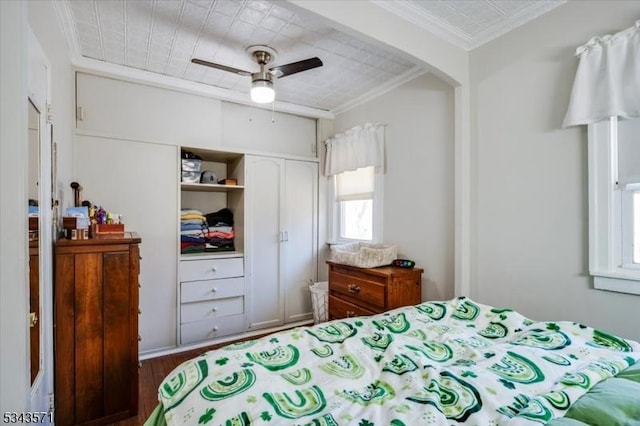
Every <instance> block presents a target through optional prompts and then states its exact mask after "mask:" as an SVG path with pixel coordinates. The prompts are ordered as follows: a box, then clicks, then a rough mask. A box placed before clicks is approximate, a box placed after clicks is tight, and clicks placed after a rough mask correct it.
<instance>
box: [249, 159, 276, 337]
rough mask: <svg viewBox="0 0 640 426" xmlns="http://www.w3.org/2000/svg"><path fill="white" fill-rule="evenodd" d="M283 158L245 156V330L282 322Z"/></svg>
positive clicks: (271, 325)
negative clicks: (246, 325)
mask: <svg viewBox="0 0 640 426" xmlns="http://www.w3.org/2000/svg"><path fill="white" fill-rule="evenodd" d="M284 164H285V163H284V160H283V159H280V158H272V157H256V156H250V155H248V156H246V158H245V167H246V171H245V203H246V204H245V211H246V221H245V226H246V241H245V252H246V266H247V268H246V271H245V274H246V280H247V286H248V297H247V299H248V300H247V304H248V309H247V315H248V322H247V323H248V329H249V330H256V329H260V328H266V327H273V326H278V325H282V324H283V319H284V304H283V297H282V296H283V288H282V285H281V282H282V281H281V274H282V259H283V258H282V246H283V243H284V230H283V229H282V226H283V224H284V211H283V210H282V208H281V202H282V196H283V194H284Z"/></svg>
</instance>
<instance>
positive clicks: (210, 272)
mask: <svg viewBox="0 0 640 426" xmlns="http://www.w3.org/2000/svg"><path fill="white" fill-rule="evenodd" d="M243 275H244V259H243V258H242V257H232V258H226V259H202V260H183V261H181V262H180V281H181V282H183V281H204V280H211V279H217V278H232V277H241V276H243Z"/></svg>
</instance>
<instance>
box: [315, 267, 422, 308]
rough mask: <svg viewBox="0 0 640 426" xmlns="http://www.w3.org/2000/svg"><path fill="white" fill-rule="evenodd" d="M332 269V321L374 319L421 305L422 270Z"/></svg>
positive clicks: (330, 277) (330, 300)
mask: <svg viewBox="0 0 640 426" xmlns="http://www.w3.org/2000/svg"><path fill="white" fill-rule="evenodd" d="M327 264H328V265H329V319H337V318H346V317H353V316H358V315H373V314H377V313H380V312H384V311H387V310H389V309H394V308H399V307H400V306H406V305H416V304H418V303H420V302H422V272H423V270H422V269H420V268H410V269H406V268H397V267H394V266H381V267H379V268H356V267H353V266H347V265H341V264H338V263H333V262H331V261H327Z"/></svg>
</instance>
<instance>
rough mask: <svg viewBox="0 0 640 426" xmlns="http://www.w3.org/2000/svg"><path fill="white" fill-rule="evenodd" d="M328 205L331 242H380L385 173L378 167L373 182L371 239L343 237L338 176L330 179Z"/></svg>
mask: <svg viewBox="0 0 640 426" xmlns="http://www.w3.org/2000/svg"><path fill="white" fill-rule="evenodd" d="M327 188H328V201H329V202H328V207H329V214H328V218H329V224H328V225H329V226H328V230H329V241H328V242H329V244H349V243H356V242H365V243H380V242H382V214H383V208H382V207H383V198H384V197H383V173H382V172H381V171H380V170H378V168H377V167H376V168H375V170H374V182H373V206H372V215H373V218H372V219H373V229H372V238H371V240H362V239H356V238H343V237H341V236H340V235H341V232H340V231H341V229H340V227H341V225H342V223H341V222H342V221H341V208H340V201H338V200H337V199H336V176H335V175H333V176H330V177H329V179H328V185H327Z"/></svg>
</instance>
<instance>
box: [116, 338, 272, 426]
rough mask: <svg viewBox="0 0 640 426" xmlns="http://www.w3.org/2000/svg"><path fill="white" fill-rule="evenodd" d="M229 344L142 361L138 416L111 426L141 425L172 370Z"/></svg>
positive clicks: (153, 407)
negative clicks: (161, 384)
mask: <svg viewBox="0 0 640 426" xmlns="http://www.w3.org/2000/svg"><path fill="white" fill-rule="evenodd" d="M264 335H266V334H264ZM264 335H260V336H254V337H252V338H251V339H257V338H259V337H262V336H264ZM245 340H250V339H245ZM230 343H233V342H225V343H221V344H218V345H212V346H207V347H204V348H199V349H194V350H191V351H186V352H181V353H178V354H173V355H166V356H162V357H158V358H152V359H148V360H145V361H142V367H141V368H140V381H139V386H138V387H139V389H138V395H139V397H138V415H137V416H136V417H130V418H128V419H126V420H121V421H119V422H115V423H112V424H113V425H115V426H140V425H142V424H143V423H144V422H145V420H147V418H148V417H149V415H151V413H152V412H153V410H154V409H155V408H156V406H157V405H158V387H159V386H160V383H161V382H162V380H163V379H164V378H165V377H166V376H167V375H168V374H169V373H170V372H171V371H172V370H173V369H174V368H176V367H177V366H178V365H180V364H182V363H183V362H184V361H187V360H189V359H191V358H194V357H196V356H198V355H200V354H202V353H204V352H206V351H209V350H211V349H216V348H219V347H222V346H226V345H228V344H230Z"/></svg>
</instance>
